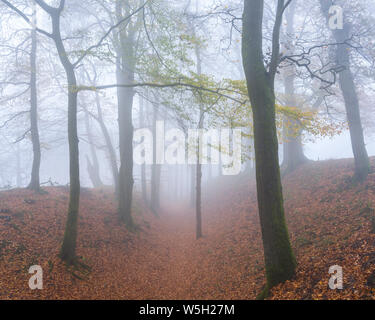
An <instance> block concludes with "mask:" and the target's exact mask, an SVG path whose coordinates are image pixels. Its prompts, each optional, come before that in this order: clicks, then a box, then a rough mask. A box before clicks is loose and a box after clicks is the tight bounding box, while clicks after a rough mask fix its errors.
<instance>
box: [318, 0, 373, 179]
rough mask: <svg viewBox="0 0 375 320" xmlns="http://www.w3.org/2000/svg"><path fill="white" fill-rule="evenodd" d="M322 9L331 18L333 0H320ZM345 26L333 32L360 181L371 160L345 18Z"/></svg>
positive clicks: (340, 83) (365, 174) (364, 177)
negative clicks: (351, 62) (366, 142)
mask: <svg viewBox="0 0 375 320" xmlns="http://www.w3.org/2000/svg"><path fill="white" fill-rule="evenodd" d="M320 4H321V9H322V11H323V14H324V15H325V17H326V19H327V20H328V19H329V8H330V6H331V5H332V4H331V1H328V0H320ZM344 20H345V21H344V28H343V29H342V30H340V29H337V30H332V34H333V36H334V38H335V40H336V42H337V43H339V45H337V49H336V62H337V65H338V66H342V67H344V68H345V70H343V71H342V72H340V73H339V85H340V88H341V91H342V94H343V97H344V101H345V109H346V116H347V119H348V123H349V132H350V139H351V143H352V149H353V154H354V162H355V177H356V179H358V180H359V181H363V180H364V179H366V177H367V175H368V174H369V173H370V161H369V158H368V154H367V150H366V145H365V140H364V135H363V128H362V122H361V115H360V110H359V100H358V95H357V92H356V87H355V84H354V77H353V74H352V72H351V70H350V50H351V47H350V46H349V45H347V44H344V42H345V41H348V40H350V29H351V25H350V23H349V22H348V21H346V19H344Z"/></svg>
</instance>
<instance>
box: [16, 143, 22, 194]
mask: <svg viewBox="0 0 375 320" xmlns="http://www.w3.org/2000/svg"><path fill="white" fill-rule="evenodd" d="M16 170H17V172H16V186H17V188H21V185H22V178H21V151H20V143H19V142H18V143H17V152H16Z"/></svg>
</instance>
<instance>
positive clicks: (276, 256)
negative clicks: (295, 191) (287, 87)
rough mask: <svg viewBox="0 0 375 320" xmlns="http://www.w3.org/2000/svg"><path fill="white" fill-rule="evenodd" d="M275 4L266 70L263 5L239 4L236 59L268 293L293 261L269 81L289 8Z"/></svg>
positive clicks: (289, 272)
mask: <svg viewBox="0 0 375 320" xmlns="http://www.w3.org/2000/svg"><path fill="white" fill-rule="evenodd" d="M289 3H290V1H288V2H287V3H286V4H285V3H284V0H278V3H277V11H276V20H275V24H274V28H273V35H272V56H271V61H270V63H269V67H268V70H267V69H266V67H265V65H264V56H263V47H262V45H263V33H262V22H263V8H264V1H263V0H245V4H244V13H243V36H242V37H243V38H242V57H243V64H244V70H245V75H246V81H247V87H248V94H249V97H250V101H251V106H252V111H253V122H254V146H255V159H256V180H257V192H258V208H259V217H260V223H261V230H262V238H263V247H264V258H265V267H266V278H267V283H266V287H265V290H264V292H263V296H264V295H267V293H268V290H269V289H270V288H271V287H273V286H275V285H277V284H279V283H280V282H283V281H285V280H288V279H290V278H291V277H292V276H293V275H294V273H295V268H296V260H295V257H294V254H293V251H292V248H291V245H290V240H289V234H288V228H287V225H286V222H285V214H284V205H283V193H282V186H281V177H280V167H279V157H278V141H277V133H276V124H275V92H274V81H275V76H276V72H277V67H278V63H279V51H280V44H279V37H280V27H281V23H282V17H283V13H284V10H285V9H286V7H287V6H288V5H289Z"/></svg>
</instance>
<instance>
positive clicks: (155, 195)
mask: <svg viewBox="0 0 375 320" xmlns="http://www.w3.org/2000/svg"><path fill="white" fill-rule="evenodd" d="M158 115H159V104H158V103H156V104H155V105H154V118H153V136H154V139H156V121H157V120H158ZM156 153H157V150H156V143H155V141H154V144H153V157H154V159H153V164H152V166H151V210H152V212H153V213H154V214H155V215H158V211H159V209H160V173H161V165H160V164H157V163H156ZM177 191H178V189H177Z"/></svg>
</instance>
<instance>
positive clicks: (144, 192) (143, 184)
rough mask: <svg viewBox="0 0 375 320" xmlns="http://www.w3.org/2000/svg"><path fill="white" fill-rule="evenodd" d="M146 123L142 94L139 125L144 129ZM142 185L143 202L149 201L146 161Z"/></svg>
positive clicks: (143, 166) (142, 167)
mask: <svg viewBox="0 0 375 320" xmlns="http://www.w3.org/2000/svg"><path fill="white" fill-rule="evenodd" d="M144 125H145V119H144V99H143V97H142V96H139V126H140V127H141V129H143V128H144ZM141 187H142V199H143V202H144V203H147V183H146V165H145V164H144V163H143V164H142V166H141Z"/></svg>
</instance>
